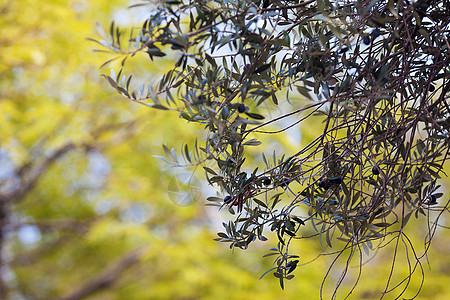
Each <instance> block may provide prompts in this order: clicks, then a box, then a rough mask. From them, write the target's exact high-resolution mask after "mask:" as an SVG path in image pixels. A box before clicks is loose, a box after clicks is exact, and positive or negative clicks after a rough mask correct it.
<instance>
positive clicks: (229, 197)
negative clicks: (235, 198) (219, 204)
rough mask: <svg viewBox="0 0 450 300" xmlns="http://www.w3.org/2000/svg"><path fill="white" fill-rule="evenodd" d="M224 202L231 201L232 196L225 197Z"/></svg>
mask: <svg viewBox="0 0 450 300" xmlns="http://www.w3.org/2000/svg"><path fill="white" fill-rule="evenodd" d="M223 202H225V203H226V204H228V203H230V202H231V196H230V195H228V196H226V197H225V198H223Z"/></svg>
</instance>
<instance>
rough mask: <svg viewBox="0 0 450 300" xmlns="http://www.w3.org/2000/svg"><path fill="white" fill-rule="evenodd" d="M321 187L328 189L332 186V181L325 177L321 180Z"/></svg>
mask: <svg viewBox="0 0 450 300" xmlns="http://www.w3.org/2000/svg"><path fill="white" fill-rule="evenodd" d="M319 187H321V188H324V189H326V190H328V189H329V188H330V183H329V182H328V178H324V179H322V180H321V181H319Z"/></svg>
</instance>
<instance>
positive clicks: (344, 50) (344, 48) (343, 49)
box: [339, 47, 348, 53]
mask: <svg viewBox="0 0 450 300" xmlns="http://www.w3.org/2000/svg"><path fill="white" fill-rule="evenodd" d="M347 51H348V47H343V48H342V49H341V50H339V53H345V52H347Z"/></svg>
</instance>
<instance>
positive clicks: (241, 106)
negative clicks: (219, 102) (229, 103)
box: [238, 103, 246, 113]
mask: <svg viewBox="0 0 450 300" xmlns="http://www.w3.org/2000/svg"><path fill="white" fill-rule="evenodd" d="M245 110H246V107H245V105H244V104H242V103H241V104H239V106H238V112H240V113H243V112H245Z"/></svg>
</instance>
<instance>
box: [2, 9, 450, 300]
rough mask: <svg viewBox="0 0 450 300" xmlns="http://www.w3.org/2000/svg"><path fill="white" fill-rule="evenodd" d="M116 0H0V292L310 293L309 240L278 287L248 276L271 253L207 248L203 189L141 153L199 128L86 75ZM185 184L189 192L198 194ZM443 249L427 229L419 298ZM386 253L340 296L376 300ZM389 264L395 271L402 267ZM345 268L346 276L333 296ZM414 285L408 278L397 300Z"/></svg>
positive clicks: (33, 295)
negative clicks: (1, 210) (1, 215)
mask: <svg viewBox="0 0 450 300" xmlns="http://www.w3.org/2000/svg"><path fill="white" fill-rule="evenodd" d="M127 4H128V3H127V2H126V1H119V0H115V1H109V0H108V1H106V0H98V1H82V0H79V1H75V0H74V1H62V0H61V1H56V0H54V1H31V0H20V1H6V0H4V1H1V2H0V111H1V113H0V155H1V166H0V169H2V172H1V176H2V177H1V178H0V179H1V183H0V195H1V198H2V201H3V202H4V203H6V204H3V206H4V207H5V211H6V218H5V219H4V220H3V223H2V226H3V232H4V233H3V236H2V244H1V260H2V268H1V275H2V279H3V280H2V281H3V282H4V285H5V286H6V290H7V291H6V292H4V294H3V295H2V296H3V297H5V296H6V294H7V295H8V296H9V298H11V299H54V298H64V297H66V298H67V299H81V298H83V297H84V296H85V298H86V299H298V298H300V297H302V298H305V299H315V298H317V297H318V290H319V288H320V285H321V283H322V279H323V276H324V274H325V272H326V270H327V269H328V267H329V265H330V263H331V258H330V259H328V258H327V257H320V258H319V259H318V260H316V261H314V262H312V263H310V264H305V265H302V264H303V263H306V262H308V261H311V260H313V259H315V256H316V255H317V253H318V252H320V250H321V246H320V244H319V241H317V240H307V241H305V240H302V241H299V242H294V243H293V245H292V247H293V248H294V249H293V252H298V253H301V255H302V257H300V263H299V267H298V270H297V276H296V277H295V278H294V279H293V280H292V281H290V282H289V283H288V284H287V285H286V288H285V291H282V290H281V289H280V288H279V286H278V282H277V281H276V280H274V278H273V277H272V278H271V277H269V276H266V277H264V278H263V279H261V280H260V279H259V277H260V276H261V275H262V274H263V273H264V272H265V271H266V270H267V269H269V268H271V267H272V262H273V260H272V259H271V257H267V258H262V256H263V255H265V254H267V253H268V249H269V248H271V247H273V246H274V245H270V244H269V243H264V242H257V243H255V244H254V245H252V246H251V247H250V248H249V249H248V250H246V251H242V250H239V249H235V250H234V252H231V251H230V250H229V249H228V247H227V245H225V244H221V243H216V242H214V241H213V238H215V237H216V231H217V228H220V227H221V224H220V220H221V219H222V218H223V217H224V216H222V215H220V216H219V214H220V212H219V213H217V211H216V209H215V208H208V207H205V206H204V204H205V200H204V199H205V198H206V196H210V193H211V191H210V190H208V189H207V188H206V185H205V183H200V182H198V181H197V180H198V179H196V178H195V177H192V181H191V186H189V184H186V182H185V178H186V176H185V174H183V173H182V172H181V171H179V170H177V169H167V168H166V167H167V165H165V164H164V163H162V162H161V161H160V160H159V159H157V158H155V157H153V155H164V152H163V150H162V149H161V146H160V145H161V144H163V143H164V144H171V145H174V147H181V146H182V142H188V143H189V142H191V143H192V142H193V141H194V139H195V138H196V136H197V135H198V133H199V132H200V129H199V128H198V127H195V126H193V125H187V123H186V122H185V121H184V120H180V119H179V118H178V116H177V115H176V114H175V113H166V112H163V111H158V110H153V109H148V108H145V107H141V106H140V105H137V104H134V103H131V102H128V101H126V100H124V99H122V98H121V97H120V96H119V95H117V94H116V93H115V92H114V91H112V90H111V89H110V88H109V86H108V84H107V83H106V81H105V80H104V79H103V78H101V77H100V76H99V74H100V71H99V70H98V67H99V66H100V65H101V64H102V63H103V62H104V59H105V57H106V56H102V55H98V54H93V52H92V49H94V48H95V46H94V45H93V43H92V42H90V41H87V40H86V38H87V37H93V36H96V32H95V21H98V22H100V23H103V24H106V23H108V22H110V21H111V20H112V18H113V16H117V15H119V14H118V13H119V12H122V13H123V10H124V8H125V7H126V5H127ZM167 59H168V60H170V59H171V58H170V57H169V58H167ZM139 62H140V63H134V65H131V68H135V69H134V70H137V71H140V72H143V71H145V72H148V74H149V76H150V77H151V74H152V72H156V71H159V70H161V69H163V68H165V66H164V65H163V64H161V60H158V63H157V64H155V63H152V62H151V61H150V60H149V59H148V57H144V56H142V58H140V59H139ZM129 67H130V66H129ZM316 125H317V124H316ZM305 126H307V125H305ZM305 126H304V128H305ZM307 127H308V130H307V131H305V133H304V134H303V139H310V134H311V127H314V125H309V126H307ZM276 142H277V141H276V140H275V141H273V143H276ZM283 143H284V145H283V146H284V147H291V149H292V148H293V147H295V146H298V145H294V144H291V145H288V144H287V143H286V142H285V141H284V142H283ZM58 151H60V152H61V155H55V153H58ZM447 169H448V168H447ZM177 178H178V179H177ZM33 180H34V181H33ZM444 180H447V181H446V184H447V186H448V184H449V182H448V179H444ZM30 183H32V185H31V186H30ZM176 184H178V186H176V187H174V186H175V185H176ZM192 186H201V187H202V188H201V191H200V192H201V193H200V192H199V191H197V190H196V189H193V187H192ZM18 191H19V192H18ZM186 195H189V196H186ZM445 196H446V197H449V196H450V195H449V194H448V192H447V193H446V195H445ZM182 199H184V200H182ZM410 222H411V226H410V228H409V232H410V233H412V235H411V236H410V238H411V239H414V240H416V241H419V243H420V240H423V238H424V236H425V234H426V233H427V230H426V228H422V226H423V225H422V224H421V223H420V222H418V221H416V220H411V221H410ZM449 245H450V236H449V234H448V231H445V230H439V231H438V232H437V233H436V236H435V239H434V240H433V247H432V248H431V250H430V252H429V253H428V257H429V262H430V264H429V266H427V265H425V266H424V268H425V269H426V277H425V283H424V287H423V290H422V292H421V296H420V299H448V298H449V297H450V286H449V285H448V274H449V273H450V258H449V257H448V253H449V252H450V248H449V247H450V246H449ZM393 246H394V245H389V247H386V248H384V249H382V250H380V251H379V253H378V255H376V256H375V257H374V258H373V259H371V260H369V259H368V257H364V260H369V262H368V263H367V264H366V265H365V266H364V270H363V276H362V280H361V282H360V284H359V286H358V288H357V289H356V290H355V291H354V293H353V294H352V296H351V297H350V298H351V299H378V297H379V294H378V292H379V290H380V289H383V287H384V284H385V281H386V278H385V274H386V269H389V268H390V266H391V260H392V254H391V253H392V247H393ZM296 249H297V250H298V251H297V250H296ZM400 249H402V247H401V246H400ZM403 249H404V248H403ZM419 252H420V251H419ZM408 254H409V255H411V253H408ZM371 256H373V255H371ZM398 259H399V260H401V259H402V255H400V257H399V258H398ZM339 263H341V264H343V263H344V262H343V261H342V262H340V261H339V262H338V264H339ZM355 266H357V264H356V263H355ZM396 267H398V268H400V273H401V272H402V270H403V269H404V270H403V271H404V272H403V273H404V274H407V272H408V271H407V268H408V266H407V264H403V263H401V262H399V263H398V264H397V265H396ZM381 270H383V271H381ZM357 271H358V268H357V267H355V268H353V269H351V270H350V272H351V273H352V274H353V275H352V276H350V277H349V278H348V279H346V281H345V282H344V285H345V288H344V290H343V291H342V292H343V293H344V292H348V290H349V289H350V288H351V286H352V283H353V282H352V279H355V276H356V275H357ZM333 272H335V273H333ZM339 274H340V272H339V265H338V266H337V267H336V269H332V273H331V275H330V276H331V277H330V280H327V281H326V282H325V291H330V292H332V291H333V290H334V285H335V282H336V280H337V279H338V278H337V277H338V276H339ZM420 283H421V276H420V274H415V276H413V278H412V286H413V288H411V292H410V293H411V294H410V295H409V296H413V295H414V292H415V291H417V289H418V288H419V286H420ZM95 284H97V285H95ZM89 287H92V290H89ZM414 287H415V288H414ZM83 293H84V294H83ZM343 295H345V294H343ZM325 296H326V297H328V298H329V297H330V296H331V294H329V295H328V294H325ZM407 296H408V295H407Z"/></svg>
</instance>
